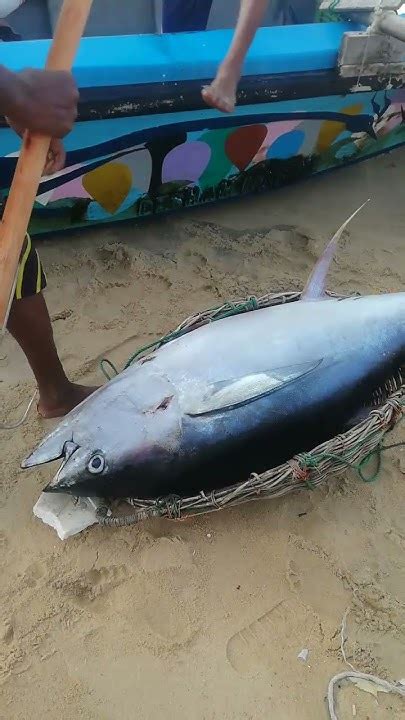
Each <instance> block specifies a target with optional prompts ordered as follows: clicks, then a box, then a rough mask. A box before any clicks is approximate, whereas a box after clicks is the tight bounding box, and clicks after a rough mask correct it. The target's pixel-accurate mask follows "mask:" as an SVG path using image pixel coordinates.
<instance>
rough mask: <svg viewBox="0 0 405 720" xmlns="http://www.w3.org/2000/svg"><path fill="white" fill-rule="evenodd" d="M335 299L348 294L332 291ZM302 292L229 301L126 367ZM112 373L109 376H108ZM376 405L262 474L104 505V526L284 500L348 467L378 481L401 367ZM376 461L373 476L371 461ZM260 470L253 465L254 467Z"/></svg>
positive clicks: (403, 399)
mask: <svg viewBox="0 0 405 720" xmlns="http://www.w3.org/2000/svg"><path fill="white" fill-rule="evenodd" d="M330 296H331V297H338V298H342V296H337V295H334V294H332V293H330ZM299 298H300V293H298V292H286V293H278V294H269V295H264V296H263V297H260V298H256V297H249V298H247V299H246V300H241V301H238V302H235V303H226V304H224V305H222V306H220V307H215V308H211V309H210V310H206V311H204V312H202V313H198V314H196V315H193V316H191V317H190V318H188V319H187V320H185V321H184V322H183V323H181V325H179V326H178V327H177V328H176V330H174V331H173V332H171V333H169V334H168V335H166V336H165V337H164V338H161V339H159V340H158V341H156V342H155V343H152V344H150V345H148V346H145V347H143V348H141V349H140V350H138V351H137V352H136V353H135V354H134V355H133V356H132V357H131V358H130V359H129V361H128V363H127V364H126V366H125V367H129V366H130V365H131V364H132V363H134V362H135V361H137V360H139V359H140V358H141V357H144V356H145V355H147V354H148V353H150V352H151V351H152V350H156V349H157V348H159V347H161V346H162V345H164V344H166V343H167V342H170V341H171V340H173V339H175V338H178V337H180V336H181V335H184V334H186V333H188V332H192V331H193V330H195V329H196V328H199V327H201V326H202V325H206V324H208V323H210V322H215V321H216V320H219V319H222V318H225V317H230V316H231V315H237V314H240V313H245V312H254V311H256V310H258V309H261V308H265V307H272V306H274V305H280V304H285V303H291V302H295V301H297V300H299ZM103 364H104V365H103V367H104V372H105V374H106V375H107V373H106V370H105V367H106V365H107V366H109V367H110V368H111V369H112V370H113V371H114V372H115V373H116V372H117V371H116V369H115V368H114V366H113V365H112V364H111V363H110V362H109V361H108V360H107V361H103ZM107 377H109V375H107ZM374 403H375V407H374V409H373V410H372V411H371V413H370V415H369V416H368V417H367V418H366V419H365V420H363V421H362V422H360V423H359V424H358V425H356V426H355V427H353V428H351V429H350V430H348V431H347V432H345V433H342V434H341V435H339V436H337V437H335V438H333V439H332V440H329V441H327V442H325V443H323V444H322V445H319V446H318V447H316V448H315V449H313V450H311V451H310V452H305V453H300V454H298V455H296V456H295V457H293V458H291V460H288V461H287V462H285V463H283V464H282V465H279V466H278V467H275V468H272V469H269V470H267V471H266V472H263V473H261V474H260V475H259V474H257V473H255V472H252V474H251V475H250V477H248V478H246V481H245V482H242V483H238V484H235V485H232V486H228V487H225V488H222V489H220V490H215V491H213V492H208V493H205V492H203V491H201V492H200V493H199V494H198V495H194V496H193V497H178V496H170V497H163V498H157V499H156V500H139V499H136V498H128V499H127V502H128V503H129V504H130V505H131V506H132V508H133V509H132V510H131V513H130V514H129V515H128V514H127V515H122V514H114V512H113V511H112V510H111V508H108V507H102V508H100V509H99V512H98V519H99V522H100V523H101V524H102V525H109V526H125V525H132V524H136V523H137V522H140V521H141V520H146V519H148V518H152V517H166V518H170V519H173V520H175V519H177V520H178V519H181V518H184V517H189V516H192V515H199V514H202V513H208V512H213V511H216V510H221V509H223V508H226V507H232V506H235V505H240V504H242V503H246V502H251V501H253V500H268V499H270V498H278V497H282V496H283V495H287V494H288V493H291V492H298V491H302V490H313V489H314V488H315V487H317V486H318V485H320V484H321V483H323V482H325V480H326V479H327V478H328V477H330V476H331V475H335V476H336V475H341V474H342V473H344V472H345V471H346V470H347V469H348V468H353V469H355V470H356V471H357V472H358V474H359V476H360V477H361V479H362V480H363V481H364V482H371V481H372V480H374V479H376V477H377V475H378V472H379V469H380V462H381V451H382V450H383V449H384V448H383V440H384V438H385V436H386V434H387V433H388V432H390V431H391V430H392V429H393V428H394V426H395V425H396V424H397V422H398V421H399V420H400V418H401V417H402V415H403V411H404V407H405V380H403V379H402V374H401V372H400V371H399V372H398V375H397V376H396V377H395V378H391V379H390V380H389V381H388V382H387V385H386V386H385V387H384V388H382V389H381V391H379V392H378V393H376V394H375V395H374ZM371 463H373V471H372V473H371V474H370V471H369V470H368V465H369V464H371ZM253 470H254V468H252V471H253Z"/></svg>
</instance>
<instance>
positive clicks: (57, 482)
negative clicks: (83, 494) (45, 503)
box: [44, 441, 80, 493]
mask: <svg viewBox="0 0 405 720" xmlns="http://www.w3.org/2000/svg"><path fill="white" fill-rule="evenodd" d="M79 449H80V445H77V443H74V442H73V441H69V442H66V443H65V445H64V448H63V462H62V464H61V466H60V468H59V470H58V472H57V473H56V475H55V477H54V478H53V480H51V482H50V483H48V485H47V486H46V487H45V488H44V492H46V493H52V492H53V493H55V492H61V491H62V490H63V487H64V485H65V484H66V487H67V486H68V482H67V481H66V480H64V478H63V473H64V470H65V468H66V465H67V464H68V463H69V461H70V460H71V458H72V457H73V455H74V454H75V453H76V452H77V451H78V450H79Z"/></svg>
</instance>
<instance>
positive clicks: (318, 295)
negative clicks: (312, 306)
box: [301, 198, 370, 302]
mask: <svg viewBox="0 0 405 720" xmlns="http://www.w3.org/2000/svg"><path fill="white" fill-rule="evenodd" d="M368 202H370V198H369V199H368V200H366V202H364V203H363V204H362V205H360V207H359V208H357V210H356V211H355V212H354V213H353V214H352V215H350V217H349V218H347V220H345V222H344V223H343V225H341V226H340V228H339V230H337V231H336V232H335V234H334V236H333V238H332V240H331V241H330V242H329V243H328V245H327V246H326V248H325V250H324V252H323V253H322V255H321V257H320V258H319V260H318V262H317V263H316V265H315V267H314V269H313V271H312V273H311V275H310V277H309V279H308V282H307V284H306V286H305V288H304V291H303V293H302V295H301V301H304V302H306V301H308V300H323V299H324V297H325V286H326V278H327V275H328V272H329V268H330V264H331V262H332V260H333V258H334V256H335V253H336V249H337V246H338V243H339V240H340V238H341V237H342V233H343V231H344V230H345V229H346V227H347V226H348V224H349V223H350V222H351V221H352V220H353V218H354V217H356V215H357V213H359V212H360V210H362V209H363V208H364V207H365V205H367V203H368Z"/></svg>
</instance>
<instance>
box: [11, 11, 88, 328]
mask: <svg viewBox="0 0 405 720" xmlns="http://www.w3.org/2000/svg"><path fill="white" fill-rule="evenodd" d="M92 3H93V0H64V3H63V6H62V10H61V13H60V16H59V20H58V24H57V27H56V30H55V36H54V39H53V42H52V45H51V48H50V51H49V55H48V60H47V64H46V68H47V70H71V69H72V66H73V62H74V59H75V56H76V52H77V49H78V47H79V43H80V40H81V37H82V35H83V32H84V29H85V27H86V23H87V20H88V17H89V14H90V10H91V7H92ZM50 141H51V138H49V137H46V136H43V135H37V134H35V135H34V134H31V133H29V132H26V133H25V135H24V140H23V145H22V148H21V152H20V156H19V159H18V162H17V167H16V170H15V173H14V178H13V182H12V185H11V188H10V193H9V196H8V198H7V203H6V206H5V209H4V215H3V219H2V221H1V224H0V330H2V331H3V332H4V330H5V327H6V325H7V320H8V315H9V312H10V308H11V303H12V300H13V294H14V287H15V278H16V275H17V269H18V263H19V260H20V255H21V250H22V247H23V244H24V239H25V236H26V233H27V228H28V224H29V221H30V217H31V213H32V208H33V206H34V202H35V197H36V195H37V192H38V186H39V183H40V181H41V176H42V172H43V169H44V166H45V162H46V156H47V153H48V150H49V144H50Z"/></svg>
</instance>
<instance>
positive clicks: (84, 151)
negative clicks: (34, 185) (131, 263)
mask: <svg viewBox="0 0 405 720" xmlns="http://www.w3.org/2000/svg"><path fill="white" fill-rule="evenodd" d="M349 28H350V29H351V30H353V29H356V28H357V26H354V25H353V24H350V25H348V24H347V23H346V24H345V23H331V24H328V23H326V24H318V25H308V26H295V27H283V28H263V29H262V30H261V31H260V32H259V33H258V36H257V39H256V41H255V43H254V46H253V48H252V51H251V53H250V55H249V59H248V61H247V63H246V68H245V76H244V78H243V79H242V83H241V87H240V95H239V104H238V108H237V110H236V111H235V113H234V114H232V115H223V114H221V113H218V112H216V111H214V110H211V109H208V108H206V106H205V105H204V103H203V101H202V100H201V95H200V89H201V86H202V85H203V84H205V82H206V81H207V79H209V78H211V77H213V75H214V74H215V70H216V67H217V65H218V62H219V61H220V59H221V57H222V56H223V55H224V53H225V50H226V47H227V45H228V44H229V40H230V32H229V31H214V32H206V33H187V34H179V35H166V36H164V35H163V36H152V35H144V36H132V37H131V36H128V37H109V38H86V39H84V40H83V42H82V45H81V49H80V53H79V57H78V60H77V64H76V68H75V75H76V78H77V81H78V84H79V86H80V88H81V103H80V114H79V121H78V123H77V125H76V127H75V129H74V130H73V132H72V133H71V135H70V136H69V137H68V138H67V139H66V148H67V164H66V168H65V169H64V170H63V171H62V172H61V173H58V174H56V175H54V176H52V177H50V178H44V179H43V181H42V182H41V185H40V189H39V193H38V197H37V201H36V204H35V208H34V213H33V216H32V222H31V228H30V229H31V232H32V233H33V234H38V233H46V232H50V231H55V230H58V231H59V230H69V229H74V228H78V227H86V226H90V225H95V224H98V223H110V222H115V221H122V220H130V219H137V218H141V217H146V216H150V215H158V214H162V213H166V212H169V211H172V210H180V209H183V208H187V207H191V206H196V205H204V204H206V203H210V202H218V201H222V200H225V199H230V198H235V197H239V196H242V195H245V194H248V193H257V192H261V191H265V190H271V189H275V188H278V187H282V186H284V185H286V184H288V183H292V182H295V181H298V180H302V179H304V178H307V177H309V176H311V175H314V174H316V173H319V172H324V171H328V170H332V169H336V168H339V167H342V166H344V165H347V164H348V163H352V162H357V161H360V160H366V159H367V158H370V157H372V156H374V155H377V154H379V153H381V152H387V151H389V150H391V149H393V148H396V147H398V146H400V145H402V144H403V143H404V142H405V88H404V87H403V86H402V80H401V79H398V81H397V82H396V83H393V82H392V79H390V78H388V77H387V78H384V76H381V75H379V76H373V77H363V78H361V82H359V79H358V78H347V77H346V78H342V77H340V75H339V73H338V72H337V69H336V63H337V54H338V50H339V47H340V43H341V40H342V37H343V34H344V32H346V31H347V30H348V29H349ZM47 49H48V42H47V41H34V42H29V43H27V42H19V43H7V44H3V47H2V48H1V52H2V60H1V62H2V63H4V64H6V65H7V66H9V67H12V68H14V69H18V68H21V67H26V66H31V67H41V66H43V64H44V59H45V56H46V52H47ZM128 58H134V59H133V60H129V59H128ZM139 58H141V60H139ZM17 153H18V140H17V138H16V137H15V135H14V134H13V133H12V131H11V130H9V129H8V128H7V126H6V124H5V123H3V125H2V127H1V129H0V185H1V191H2V194H3V197H4V198H5V197H6V196H7V192H8V188H9V186H10V182H11V179H12V175H13V172H14V168H15V164H16V155H17Z"/></svg>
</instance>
